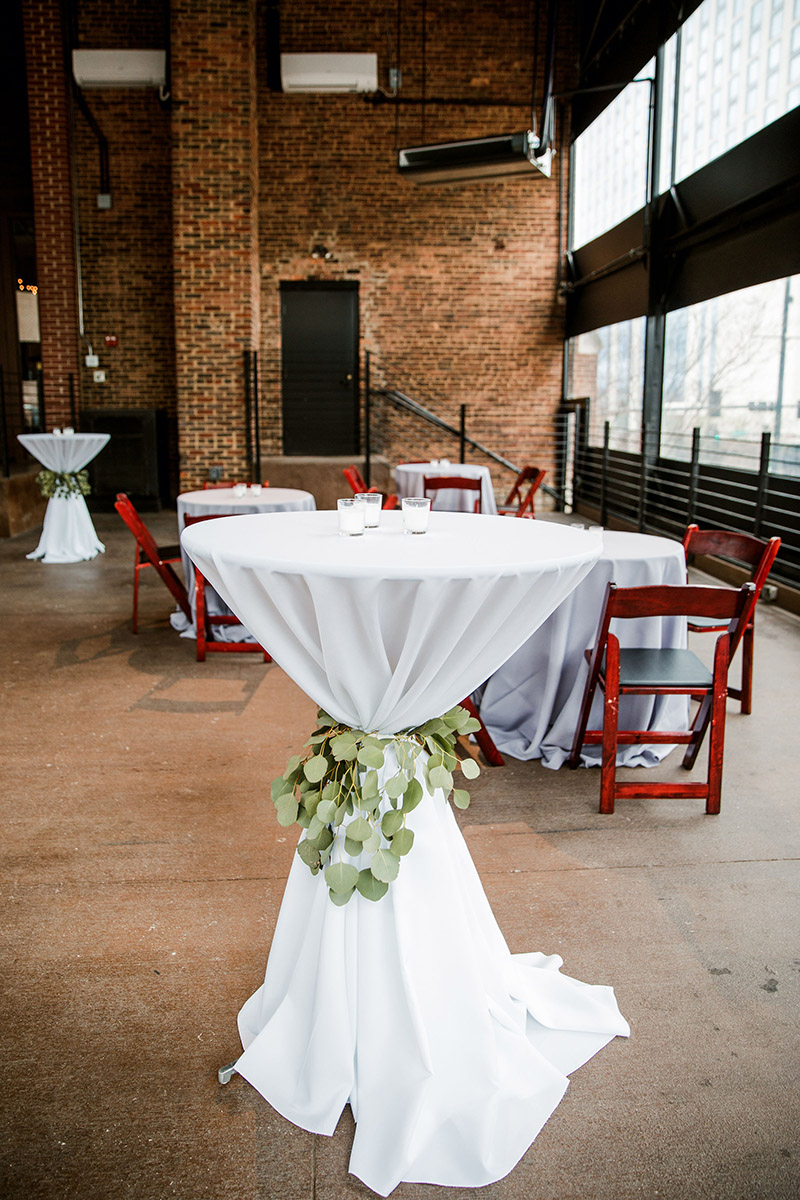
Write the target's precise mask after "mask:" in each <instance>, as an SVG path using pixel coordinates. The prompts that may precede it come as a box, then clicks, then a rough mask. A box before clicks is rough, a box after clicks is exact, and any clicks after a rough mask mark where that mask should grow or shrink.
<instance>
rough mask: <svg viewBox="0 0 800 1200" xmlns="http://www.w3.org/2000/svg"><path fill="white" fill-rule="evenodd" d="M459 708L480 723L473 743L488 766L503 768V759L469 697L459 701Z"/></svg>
mask: <svg viewBox="0 0 800 1200" xmlns="http://www.w3.org/2000/svg"><path fill="white" fill-rule="evenodd" d="M461 707H462V708H465V709H466V710H467V712H468V713H469V715H470V716H471V717H474V718H475V720H476V721H480V723H481V727H480V729H478V730H476V732H475V741H476V742H477V743H478V745H479V747H480V749H481V751H482V752H483V756H484V758H485V759H486V761H487V762H488V764H489V766H490V767H504V766H505V765H506V763H505V759H504V758H503V756H502V754H501V753H500V751H499V750H498V749H497V746H495V744H494V742H493V741H492V738H491V735H490V734H489V730H488V729H487V728H486V726H485V725H484V723H483V721H482V720H481V716H480V713H479V712H478V710H477V708H476V707H475V705H474V704H473V703H472V701H471V700H470V698H469V697H467V699H466V700H462V701H461Z"/></svg>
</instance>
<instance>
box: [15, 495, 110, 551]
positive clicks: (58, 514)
mask: <svg viewBox="0 0 800 1200" xmlns="http://www.w3.org/2000/svg"><path fill="white" fill-rule="evenodd" d="M104 551H105V546H104V545H103V543H102V542H101V541H100V540H99V538H98V537H97V534H96V532H95V528H94V525H93V524H92V518H91V517H90V515H89V510H88V508H87V507H86V501H85V500H84V498H83V496H81V495H80V494H77V493H73V494H72V495H69V496H53V497H52V498H51V499H50V500H48V502H47V508H46V509H45V513H44V523H43V526H42V536H41V537H40V539H39V545H38V546H37V547H36V549H35V550H34V551H32V553H30V554H26V556H25V557H26V558H33V559H41V561H42V562H45V563H74V562H85V561H86V560H87V559H90V558H95V557H96V556H97V555H98V554H102V553H103V552H104Z"/></svg>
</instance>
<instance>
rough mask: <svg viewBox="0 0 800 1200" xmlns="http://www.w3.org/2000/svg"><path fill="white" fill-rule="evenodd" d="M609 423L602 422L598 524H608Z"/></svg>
mask: <svg viewBox="0 0 800 1200" xmlns="http://www.w3.org/2000/svg"><path fill="white" fill-rule="evenodd" d="M610 440H611V422H610V421H604V422H603V469H602V471H601V472H600V524H601V525H604V526H605V525H607V524H608V463H609V442H610Z"/></svg>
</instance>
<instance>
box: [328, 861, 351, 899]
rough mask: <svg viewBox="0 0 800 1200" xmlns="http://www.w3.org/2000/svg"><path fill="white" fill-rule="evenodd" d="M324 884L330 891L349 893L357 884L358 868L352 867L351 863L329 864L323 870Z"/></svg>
mask: <svg viewBox="0 0 800 1200" xmlns="http://www.w3.org/2000/svg"><path fill="white" fill-rule="evenodd" d="M325 882H326V883H327V885H328V887H329V888H330V889H331V891H334V892H347V891H350V890H351V889H352V888H354V887H355V886H356V883H357V882H358V867H354V866H353V865H352V863H344V862H337V863H331V865H330V866H329V867H327V868H326V869H325Z"/></svg>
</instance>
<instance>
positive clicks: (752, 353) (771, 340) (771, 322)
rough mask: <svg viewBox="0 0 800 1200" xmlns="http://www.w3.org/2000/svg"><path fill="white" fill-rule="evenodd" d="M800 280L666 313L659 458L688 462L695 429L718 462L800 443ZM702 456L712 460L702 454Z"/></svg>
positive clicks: (774, 282)
mask: <svg viewBox="0 0 800 1200" xmlns="http://www.w3.org/2000/svg"><path fill="white" fill-rule="evenodd" d="M798 401H800V276H798V275H794V276H790V277H789V278H788V279H776V280H772V281H771V282H770V283H763V284H758V285H757V286H756V287H752V288H745V289H743V290H742V291H738V292H730V293H728V294H727V295H724V296H716V297H715V298H714V299H713V300H706V301H705V302H704V303H702V304H695V305H692V306H691V307H690V308H683V309H678V310H677V311H676V312H671V313H668V314H667V319H666V335H665V355H664V386H663V400H662V405H663V407H662V422H661V453H662V455H664V456H665V457H668V458H678V459H687V458H688V457H689V454H690V451H691V440H692V430H693V429H695V428H698V429H699V430H700V431H701V434H702V435H703V445H704V446H711V447H713V449H714V455H715V456H716V457H722V456H724V455H730V456H735V455H736V453H737V450H736V447H737V443H741V442H748V443H754V442H755V443H758V442H759V441H760V438H761V434H762V432H764V431H765V430H768V431H769V432H770V433H771V434H772V436H773V439H774V441H775V442H776V443H793V444H795V445H796V444H797V443H799V442H800V419H798ZM704 457H708V454H707V453H704Z"/></svg>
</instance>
